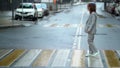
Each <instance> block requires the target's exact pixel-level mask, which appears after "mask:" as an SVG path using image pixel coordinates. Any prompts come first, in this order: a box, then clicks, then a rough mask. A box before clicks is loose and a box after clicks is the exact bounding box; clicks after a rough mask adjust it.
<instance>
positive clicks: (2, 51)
mask: <svg viewBox="0 0 120 68" xmlns="http://www.w3.org/2000/svg"><path fill="white" fill-rule="evenodd" d="M12 51H13V49H2V50H0V59H1V58H3V57H4V56H6V55H7V54H9V53H10V52H12Z"/></svg>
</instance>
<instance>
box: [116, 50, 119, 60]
mask: <svg viewBox="0 0 120 68" xmlns="http://www.w3.org/2000/svg"><path fill="white" fill-rule="evenodd" d="M116 52H117V53H118V55H119V59H120V50H117V51H116Z"/></svg>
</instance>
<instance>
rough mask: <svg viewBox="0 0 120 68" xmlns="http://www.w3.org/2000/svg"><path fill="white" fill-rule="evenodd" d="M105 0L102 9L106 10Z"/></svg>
mask: <svg viewBox="0 0 120 68" xmlns="http://www.w3.org/2000/svg"><path fill="white" fill-rule="evenodd" d="M106 3H107V2H106V0H104V10H106Z"/></svg>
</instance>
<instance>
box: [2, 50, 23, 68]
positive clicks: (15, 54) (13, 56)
mask: <svg viewBox="0 0 120 68" xmlns="http://www.w3.org/2000/svg"><path fill="white" fill-rule="evenodd" d="M24 53H25V50H23V49H16V50H14V51H13V52H12V53H11V54H9V55H8V56H6V57H5V58H3V59H2V60H1V61H0V66H6V67H9V66H10V65H11V64H12V63H14V61H16V60H17V59H18V58H19V57H20V56H22V55H23V54H24Z"/></svg>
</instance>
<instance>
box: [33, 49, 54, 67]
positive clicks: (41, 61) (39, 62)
mask: <svg viewBox="0 0 120 68" xmlns="http://www.w3.org/2000/svg"><path fill="white" fill-rule="evenodd" d="M54 53H55V50H43V51H42V52H41V54H40V55H39V56H38V58H37V59H36V61H35V62H34V63H33V65H32V66H47V65H48V62H49V60H50V59H51V57H52V55H53V54H54Z"/></svg>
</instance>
